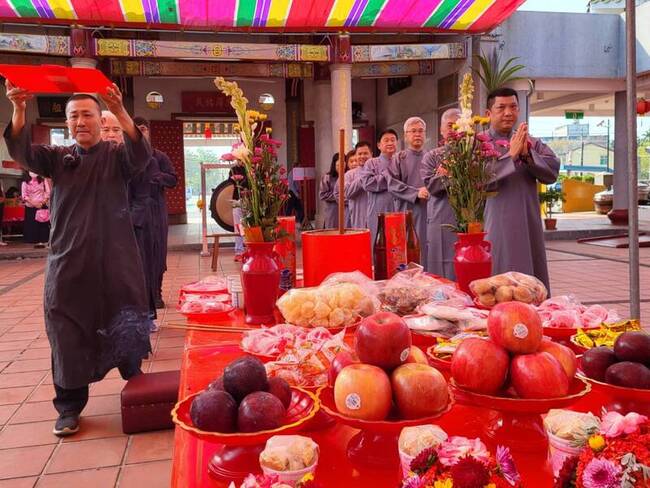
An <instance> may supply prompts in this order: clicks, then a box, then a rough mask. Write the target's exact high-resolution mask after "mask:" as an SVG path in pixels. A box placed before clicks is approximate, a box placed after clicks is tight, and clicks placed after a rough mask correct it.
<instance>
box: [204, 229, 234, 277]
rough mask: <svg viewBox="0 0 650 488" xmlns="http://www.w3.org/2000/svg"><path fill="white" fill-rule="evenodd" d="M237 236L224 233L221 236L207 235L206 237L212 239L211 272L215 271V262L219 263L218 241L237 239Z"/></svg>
mask: <svg viewBox="0 0 650 488" xmlns="http://www.w3.org/2000/svg"><path fill="white" fill-rule="evenodd" d="M238 235H239V234H234V233H231V232H226V233H222V234H208V235H207V236H206V237H212V238H213V239H214V241H213V244H212V265H211V266H210V267H211V268H212V271H217V262H218V261H219V239H221V238H222V237H237V236H238Z"/></svg>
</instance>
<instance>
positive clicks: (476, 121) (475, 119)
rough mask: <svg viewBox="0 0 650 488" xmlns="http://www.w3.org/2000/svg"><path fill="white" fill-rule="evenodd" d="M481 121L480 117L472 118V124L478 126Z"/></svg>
mask: <svg viewBox="0 0 650 488" xmlns="http://www.w3.org/2000/svg"><path fill="white" fill-rule="evenodd" d="M482 120H483V117H481V116H480V115H475V116H474V117H472V124H480V123H481V121H482Z"/></svg>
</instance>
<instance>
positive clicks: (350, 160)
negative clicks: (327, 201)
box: [334, 149, 357, 229]
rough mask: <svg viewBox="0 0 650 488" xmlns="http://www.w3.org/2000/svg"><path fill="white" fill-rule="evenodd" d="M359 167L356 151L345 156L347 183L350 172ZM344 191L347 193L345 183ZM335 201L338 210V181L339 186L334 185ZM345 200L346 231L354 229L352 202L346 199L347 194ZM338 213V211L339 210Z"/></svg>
mask: <svg viewBox="0 0 650 488" xmlns="http://www.w3.org/2000/svg"><path fill="white" fill-rule="evenodd" d="M356 167H357V155H356V149H352V150H351V151H348V152H347V154H346V155H345V180H346V181H347V180H348V178H349V177H350V172H351V171H352V170H353V169H354V168H356ZM343 191H344V192H345V182H344V184H343ZM334 200H335V202H336V207H337V209H338V204H339V185H338V181H337V184H336V185H334ZM343 200H344V202H345V203H344V206H345V209H344V215H345V225H344V227H345V228H346V229H351V228H352V213H351V212H350V201H349V200H348V199H347V198H346V197H345V194H344V195H343ZM337 212H338V210H337Z"/></svg>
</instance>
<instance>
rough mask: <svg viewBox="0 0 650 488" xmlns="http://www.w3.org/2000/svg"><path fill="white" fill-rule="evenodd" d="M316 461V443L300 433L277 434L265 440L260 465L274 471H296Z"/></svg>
mask: <svg viewBox="0 0 650 488" xmlns="http://www.w3.org/2000/svg"><path fill="white" fill-rule="evenodd" d="M317 462H318V444H316V443H315V442H314V441H313V440H312V439H310V438H309V437H304V436H300V435H277V436H273V437H271V438H270V439H269V440H268V441H266V446H265V447H264V450H263V451H262V452H261V453H260V465H261V466H264V467H267V468H270V469H272V470H274V471H297V470H299V469H305V468H308V467H309V466H313V465H314V464H316V463H317Z"/></svg>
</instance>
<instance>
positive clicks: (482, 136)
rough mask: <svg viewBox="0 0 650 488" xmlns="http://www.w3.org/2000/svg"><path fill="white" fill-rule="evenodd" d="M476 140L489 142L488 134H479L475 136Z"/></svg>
mask: <svg viewBox="0 0 650 488" xmlns="http://www.w3.org/2000/svg"><path fill="white" fill-rule="evenodd" d="M476 138H477V139H478V140H479V141H481V142H488V141H490V140H491V139H490V134H488V133H487V132H479V133H478V134H476Z"/></svg>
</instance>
